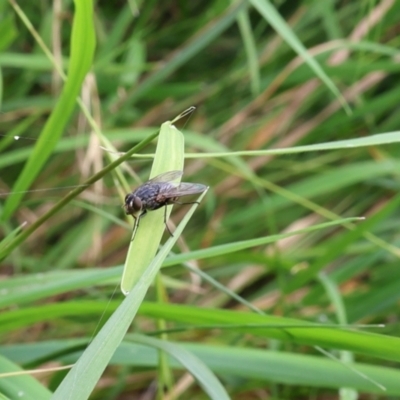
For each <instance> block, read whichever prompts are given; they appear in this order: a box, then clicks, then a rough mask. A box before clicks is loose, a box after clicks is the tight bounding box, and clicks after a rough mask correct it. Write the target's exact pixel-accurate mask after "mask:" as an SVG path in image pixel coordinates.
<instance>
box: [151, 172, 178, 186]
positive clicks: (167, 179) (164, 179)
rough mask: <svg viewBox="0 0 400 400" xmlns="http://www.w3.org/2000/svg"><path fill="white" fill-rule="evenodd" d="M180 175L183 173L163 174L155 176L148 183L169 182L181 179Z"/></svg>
mask: <svg viewBox="0 0 400 400" xmlns="http://www.w3.org/2000/svg"><path fill="white" fill-rule="evenodd" d="M182 175H183V171H168V172H164V173H163V174H160V175H157V176H156V177H154V178H153V179H150V180H149V181H148V182H170V181H173V180H175V179H177V178H179V177H181V176H182ZM146 183H147V182H146Z"/></svg>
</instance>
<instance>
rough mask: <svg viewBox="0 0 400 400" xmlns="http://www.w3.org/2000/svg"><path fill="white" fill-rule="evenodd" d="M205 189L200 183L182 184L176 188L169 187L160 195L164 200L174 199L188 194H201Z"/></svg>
mask: <svg viewBox="0 0 400 400" xmlns="http://www.w3.org/2000/svg"><path fill="white" fill-rule="evenodd" d="M206 189H207V186H206V185H202V184H201V183H186V182H182V183H181V184H180V185H178V186H176V187H170V188H169V189H168V190H166V191H165V192H163V193H162V195H163V196H164V197H165V198H166V199H171V198H174V197H181V196H187V195H189V194H197V193H203V192H204V191H205V190H206Z"/></svg>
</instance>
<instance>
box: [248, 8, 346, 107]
mask: <svg viewBox="0 0 400 400" xmlns="http://www.w3.org/2000/svg"><path fill="white" fill-rule="evenodd" d="M250 3H251V4H252V5H253V6H254V7H255V8H256V9H257V10H258V12H259V13H260V14H261V15H262V16H263V17H264V18H265V19H266V20H267V21H268V22H269V23H270V24H271V25H272V26H273V28H274V29H275V30H276V31H277V32H278V33H279V34H280V35H281V36H282V37H283V38H284V39H285V40H286V42H287V43H288V44H289V45H290V46H291V47H292V48H293V50H294V51H295V52H296V53H297V54H299V56H301V57H302V58H303V60H304V61H305V62H306V63H307V64H308V65H309V67H310V68H311V69H312V70H313V71H314V72H315V74H316V75H317V76H318V77H319V78H320V79H321V80H322V82H324V83H325V85H326V86H327V87H328V89H329V90H330V91H331V92H332V93H333V94H334V95H335V96H336V97H337V99H338V100H339V101H340V103H341V104H342V106H343V107H344V109H345V110H346V112H347V113H348V114H350V107H349V105H348V104H347V102H346V100H345V99H344V97H343V96H342V94H341V93H340V91H339V89H338V88H337V87H336V86H335V84H334V83H333V82H332V80H331V79H330V78H329V76H328V75H327V74H326V73H325V71H324V70H323V69H322V68H321V66H320V65H319V64H318V62H317V61H316V60H315V59H314V58H313V57H311V55H310V54H309V53H308V51H307V49H306V48H305V47H304V46H303V44H302V43H301V42H300V40H299V39H298V38H297V36H296V35H295V34H294V33H293V31H292V30H291V29H290V28H289V26H288V25H287V23H286V21H285V20H284V19H283V18H282V17H281V15H280V14H279V13H278V12H277V11H276V9H275V7H273V6H272V4H271V3H270V2H269V1H268V0H250Z"/></svg>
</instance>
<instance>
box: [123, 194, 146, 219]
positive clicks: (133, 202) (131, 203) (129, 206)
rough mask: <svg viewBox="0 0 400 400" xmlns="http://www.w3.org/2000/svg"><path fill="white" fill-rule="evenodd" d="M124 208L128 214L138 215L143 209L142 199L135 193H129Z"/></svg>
mask: <svg viewBox="0 0 400 400" xmlns="http://www.w3.org/2000/svg"><path fill="white" fill-rule="evenodd" d="M124 208H125V213H126V215H132V216H136V215H137V214H138V213H139V212H140V211H142V209H143V203H142V200H140V198H139V197H138V196H135V195H134V194H133V193H129V194H127V195H126V197H125V204H124Z"/></svg>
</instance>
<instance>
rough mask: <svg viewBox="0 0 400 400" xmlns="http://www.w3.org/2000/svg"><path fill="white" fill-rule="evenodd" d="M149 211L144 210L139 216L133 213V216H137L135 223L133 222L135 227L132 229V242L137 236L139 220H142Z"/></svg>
mask: <svg viewBox="0 0 400 400" xmlns="http://www.w3.org/2000/svg"><path fill="white" fill-rule="evenodd" d="M146 213H147V210H143V212H142V213H141V214H140V215H138V216H137V217H136V216H135V215H132V217H133V218H135V223H134V224H133V229H132V239H131V242H133V239H135V236H136V231H137V230H138V228H139V222H140V218H141V217H142V216H143V215H145V214H146Z"/></svg>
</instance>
